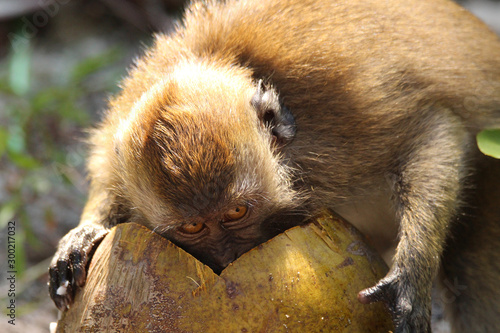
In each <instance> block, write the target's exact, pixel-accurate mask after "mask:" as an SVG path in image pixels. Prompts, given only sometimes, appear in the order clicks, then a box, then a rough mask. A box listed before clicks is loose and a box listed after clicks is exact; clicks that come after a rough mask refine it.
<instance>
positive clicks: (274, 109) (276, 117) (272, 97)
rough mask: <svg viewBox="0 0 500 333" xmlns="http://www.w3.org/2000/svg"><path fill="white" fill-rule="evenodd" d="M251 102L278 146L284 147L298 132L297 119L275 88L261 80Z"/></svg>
mask: <svg viewBox="0 0 500 333" xmlns="http://www.w3.org/2000/svg"><path fill="white" fill-rule="evenodd" d="M251 104H252V106H253V107H254V108H255V110H256V111H257V116H258V117H259V119H260V121H261V122H262V124H263V125H264V126H266V128H267V129H268V130H269V132H270V134H271V135H272V137H273V139H274V141H275V142H276V144H277V145H278V147H283V146H284V145H286V144H288V143H289V142H291V141H292V140H293V138H294V137H295V132H296V128H295V119H294V118H293V115H292V113H291V112H290V110H288V109H287V108H286V107H285V106H284V105H283V104H282V103H280V101H279V98H278V94H277V93H276V91H275V90H274V89H273V88H271V87H266V86H264V83H263V81H262V80H259V82H258V84H257V90H256V92H255V94H254V95H253V97H252V100H251Z"/></svg>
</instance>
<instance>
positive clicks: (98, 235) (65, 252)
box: [49, 225, 109, 311]
mask: <svg viewBox="0 0 500 333" xmlns="http://www.w3.org/2000/svg"><path fill="white" fill-rule="evenodd" d="M108 232H109V231H108V230H107V229H105V228H104V227H100V226H96V225H82V226H79V227H76V228H75V229H73V230H71V231H70V232H69V233H68V234H67V235H66V236H64V237H63V238H62V239H61V241H60V242H59V248H58V250H57V252H56V254H55V255H54V258H52V261H51V263H50V267H49V294H50V297H51V298H52V300H53V301H54V303H55V304H56V306H57V307H58V308H59V310H61V311H62V310H65V309H66V308H67V307H69V305H70V304H71V303H72V302H73V298H74V297H75V291H76V288H77V287H82V286H83V285H84V284H85V280H86V277H87V276H86V275H87V273H86V270H87V263H88V262H89V260H90V258H91V257H92V253H93V250H94V249H95V248H96V246H97V245H98V244H99V242H100V241H101V240H102V239H103V238H104V236H105V235H106V234H107V233H108Z"/></svg>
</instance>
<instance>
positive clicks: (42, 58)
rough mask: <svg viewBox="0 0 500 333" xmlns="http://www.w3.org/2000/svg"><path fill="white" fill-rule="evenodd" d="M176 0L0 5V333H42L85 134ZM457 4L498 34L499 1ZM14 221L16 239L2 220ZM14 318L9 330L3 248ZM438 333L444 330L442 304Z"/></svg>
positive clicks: (78, 184)
mask: <svg viewBox="0 0 500 333" xmlns="http://www.w3.org/2000/svg"><path fill="white" fill-rule="evenodd" d="M183 2H184V1H183V0H0V307H1V308H2V311H1V312H2V315H1V316H0V332H30V333H38V332H48V328H49V323H50V322H51V321H55V320H56V319H57V311H56V308H55V306H54V305H53V303H52V301H51V300H50V299H49V297H48V292H47V268H48V265H49V261H50V258H51V256H52V255H53V253H54V251H55V247H56V245H57V242H58V240H59V239H60V238H61V237H62V236H63V235H64V234H65V233H66V232H67V231H68V230H69V229H71V228H73V227H75V226H76V225H77V224H78V221H79V215H80V213H81V210H82V207H83V205H84V203H85V199H86V192H87V181H86V176H85V166H84V161H85V156H86V150H85V145H84V143H83V140H84V138H85V129H86V128H88V127H90V126H91V125H92V124H93V123H95V122H96V121H97V120H98V119H99V117H100V114H101V113H102V111H103V110H104V109H105V107H106V101H107V99H108V98H109V96H110V95H111V94H113V93H116V92H117V91H118V86H117V83H118V82H119V81H120V79H121V78H123V76H124V75H126V71H127V68H129V67H130V65H131V64H132V63H133V61H134V59H135V58H136V57H138V56H139V55H140V54H141V52H142V51H143V50H144V49H145V48H146V47H147V46H148V45H150V44H151V43H152V33H154V32H159V31H165V32H168V31H170V30H171V29H172V28H173V26H174V22H175V19H176V18H177V17H179V15H180V14H181V13H182V8H183V6H184V5H183ZM461 3H462V4H463V5H464V6H466V7H467V8H469V9H470V10H471V11H473V12H474V13H475V14H476V15H478V16H479V17H481V18H482V19H483V20H484V21H485V22H486V23H487V24H489V25H490V26H491V27H492V28H493V29H494V30H496V31H497V32H498V33H500V1H493V0H469V1H461ZM9 221H15V234H13V233H12V230H9V229H8V224H9V223H8V222H9ZM8 235H10V236H13V238H14V239H15V247H16V251H15V255H16V258H15V265H16V267H15V271H16V272H17V273H16V290H15V291H16V320H15V324H16V325H15V326H12V325H10V324H8V320H9V319H10V318H9V317H8V316H6V315H5V314H6V313H7V311H8V309H6V307H7V306H8V304H9V297H8V293H9V288H10V284H9V281H8V280H7V277H8V276H9V274H8V273H7V272H8V271H9V270H10V268H9V267H7V263H8V261H7V260H8V251H7V246H8V244H7V243H8V242H9V238H8ZM434 319H435V322H434V327H435V332H441V333H444V332H447V325H446V322H444V321H442V320H441V313H440V311H439V306H437V310H436V311H435V313H434Z"/></svg>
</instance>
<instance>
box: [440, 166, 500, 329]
mask: <svg viewBox="0 0 500 333" xmlns="http://www.w3.org/2000/svg"><path fill="white" fill-rule="evenodd" d="M481 159H482V165H481V166H480V167H479V168H478V169H477V172H476V175H475V177H476V180H475V182H474V187H473V188H471V190H470V195H468V196H467V198H466V199H465V200H466V203H465V204H466V206H467V208H466V210H464V211H463V212H462V214H460V215H459V223H456V224H454V225H453V226H452V229H451V237H450V242H449V245H448V246H447V248H446V249H445V252H444V255H443V269H442V274H440V279H439V280H440V285H441V288H440V290H438V293H437V297H438V298H439V301H440V302H442V303H443V304H444V306H445V309H446V315H447V318H448V319H449V320H450V322H451V326H452V328H453V330H452V332H454V333H493V332H500V260H499V259H500V258H499V256H500V160H495V159H493V158H489V157H486V156H481Z"/></svg>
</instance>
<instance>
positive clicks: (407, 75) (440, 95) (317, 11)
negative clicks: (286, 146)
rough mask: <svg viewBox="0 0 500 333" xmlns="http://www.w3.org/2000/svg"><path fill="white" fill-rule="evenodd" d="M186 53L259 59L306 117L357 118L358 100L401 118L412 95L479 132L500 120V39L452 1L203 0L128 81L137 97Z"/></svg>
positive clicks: (255, 63) (236, 60)
mask: <svg viewBox="0 0 500 333" xmlns="http://www.w3.org/2000/svg"><path fill="white" fill-rule="evenodd" d="M186 60H187V61H208V62H220V63H221V64H227V63H233V64H235V65H243V66H248V67H250V69H251V70H252V71H253V73H254V76H255V77H256V78H261V77H265V78H269V79H270V81H272V82H273V84H274V85H276V86H277V87H278V89H279V91H280V94H281V96H282V98H283V99H284V100H285V103H286V104H287V105H289V106H290V107H291V108H293V112H294V114H295V115H296V116H297V117H298V118H301V117H305V116H304V115H305V114H307V117H311V116H313V114H314V112H319V113H321V115H320V116H324V113H325V112H333V111H334V110H335V113H336V117H340V116H341V115H342V114H343V112H344V113H348V116H349V117H350V116H351V113H352V112H353V111H354V110H353V105H354V106H356V109H358V110H361V111H360V112H363V113H364V116H365V117H368V118H371V117H372V116H373V117H375V118H376V119H380V117H389V118H388V119H390V122H395V121H397V119H396V118H397V116H396V115H397V114H399V113H401V109H400V107H398V105H399V104H401V103H400V102H401V101H400V100H399V99H400V98H402V99H404V100H405V105H408V103H409V102H410V104H414V105H415V110H417V109H420V108H422V106H423V105H426V104H432V103H440V104H442V105H444V106H446V107H449V108H450V109H451V110H452V111H453V112H455V113H456V114H457V115H459V116H460V117H461V118H463V119H464V120H466V124H467V125H468V126H469V127H470V128H473V129H474V131H476V130H478V129H481V128H484V127H489V126H493V125H499V123H500V120H498V119H499V118H500V41H499V39H498V37H497V36H496V35H495V34H494V33H493V32H491V31H490V30H489V29H488V28H487V27H486V26H485V25H484V24H483V23H482V22H480V21H479V20H478V19H476V18H475V17H474V16H473V15H471V14H470V13H468V12H467V11H466V10H465V9H463V8H461V7H459V6H458V5H456V4H454V3H452V2H451V1H447V0H438V1H417V0H410V1H402V0H391V1H384V2H381V1H375V0H373V1H347V0H340V1H330V0H315V1H311V0H309V1H307V0H306V1H302V0H285V1H276V2H273V1H258V0H250V1H227V2H226V3H222V4H219V3H213V2H208V4H207V5H204V4H201V3H195V4H193V5H192V6H191V7H190V9H189V11H188V13H187V15H186V18H185V20H184V25H183V26H180V27H179V28H178V29H177V31H176V33H174V34H173V35H172V36H160V37H159V38H158V40H157V44H156V46H155V48H153V50H152V51H150V53H149V56H148V57H146V58H145V60H143V61H142V62H141V63H140V64H139V68H138V69H137V70H135V71H134V72H133V75H132V77H131V78H130V79H128V80H127V84H126V85H125V93H126V94H127V97H129V98H130V97H131V98H132V100H134V99H137V98H138V97H139V95H140V94H141V93H142V92H144V90H145V89H147V88H148V86H149V85H150V84H151V82H155V81H157V80H158V79H159V78H161V76H162V75H165V74H166V73H168V72H169V71H170V70H171V68H172V67H173V66H175V65H176V63H178V62H181V61H186ZM127 99H128V98H127ZM388 101H391V102H394V104H395V105H393V106H391V105H388ZM367 110H369V112H366V111H367ZM404 111H405V112H412V110H411V109H410V110H408V108H407V110H404ZM307 117H306V118H307ZM492 119H496V122H495V123H492ZM388 126H389V127H391V126H390V124H388Z"/></svg>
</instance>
